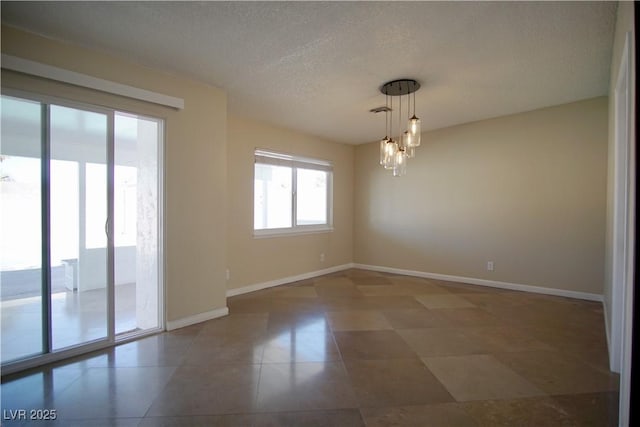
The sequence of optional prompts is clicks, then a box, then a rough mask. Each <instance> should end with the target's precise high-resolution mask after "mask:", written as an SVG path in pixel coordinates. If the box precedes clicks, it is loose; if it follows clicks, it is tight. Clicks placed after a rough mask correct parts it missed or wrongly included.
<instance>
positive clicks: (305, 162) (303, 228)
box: [253, 148, 333, 238]
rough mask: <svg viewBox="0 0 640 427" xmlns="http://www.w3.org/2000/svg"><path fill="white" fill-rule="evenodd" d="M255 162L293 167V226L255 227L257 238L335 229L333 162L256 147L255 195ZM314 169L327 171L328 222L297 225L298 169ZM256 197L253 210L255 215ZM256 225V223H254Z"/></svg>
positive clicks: (254, 234)
mask: <svg viewBox="0 0 640 427" xmlns="http://www.w3.org/2000/svg"><path fill="white" fill-rule="evenodd" d="M255 164H266V165H273V166H283V167H288V168H291V227H283V228H264V229H255V228H253V236H254V237H255V238H263V237H274V236H283V235H300V234H312V233H327V232H331V231H333V163H332V162H330V161H328V160H321V159H314V158H310V157H302V156H296V155H292V154H285V153H278V152H275V151H270V150H264V149H260V148H256V149H255V151H254V168H253V173H254V181H253V182H254V195H255ZM298 168H299V169H312V170H320V171H325V172H327V222H326V223H325V224H311V225H296V223H297V212H296V210H297V173H296V171H297V169H298ZM255 209H256V207H255V198H254V202H253V210H254V215H255ZM253 227H255V224H254V225H253Z"/></svg>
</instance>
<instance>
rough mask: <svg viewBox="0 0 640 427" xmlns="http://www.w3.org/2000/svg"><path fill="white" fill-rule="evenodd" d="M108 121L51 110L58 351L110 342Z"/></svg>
mask: <svg viewBox="0 0 640 427" xmlns="http://www.w3.org/2000/svg"><path fill="white" fill-rule="evenodd" d="M107 119H108V117H107V115H106V114H102V113H96V112H92V111H86V110H80V109H76V108H69V107H63V106H58V105H51V107H50V155H51V161H50V188H51V190H50V228H51V266H50V268H51V278H52V281H51V336H52V350H59V349H62V348H66V347H70V346H75V345H80V344H84V343H87V342H90V341H94V340H98V339H105V338H107V336H108V316H107V312H108V292H107V289H108V288H107V287H108V274H107V271H108V251H107V236H106V221H107V213H108V211H107V160H108V155H107V144H108V132H107V123H108V120H107Z"/></svg>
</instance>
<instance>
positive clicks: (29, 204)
mask: <svg viewBox="0 0 640 427" xmlns="http://www.w3.org/2000/svg"><path fill="white" fill-rule="evenodd" d="M1 102H2V105H1V107H2V109H1V114H2V123H1V129H2V134H1V136H0V299H1V304H2V306H1V307H2V331H1V334H0V336H1V337H2V342H1V343H0V344H1V345H0V349H1V357H2V361H3V362H5V361H11V360H17V359H23V358H26V357H30V356H34V355H38V354H42V352H43V351H44V346H45V343H44V336H43V332H44V329H43V326H44V316H43V304H44V303H45V301H46V298H45V297H44V296H45V294H44V293H43V286H42V284H43V278H44V276H45V275H46V271H43V270H42V265H43V254H42V252H43V241H42V208H43V203H42V199H43V192H42V162H41V159H42V156H43V153H42V138H43V135H42V126H43V119H42V118H43V106H42V105H41V104H40V103H39V102H32V101H27V100H21V99H16V98H10V97H6V96H3V97H2V101H1Z"/></svg>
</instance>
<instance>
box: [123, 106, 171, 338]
mask: <svg viewBox="0 0 640 427" xmlns="http://www.w3.org/2000/svg"><path fill="white" fill-rule="evenodd" d="M161 125H162V122H161V121H160V120H155V119H150V118H146V117H140V116H136V115H131V114H125V113H118V112H117V113H116V114H115V117H114V135H115V138H114V158H115V170H114V243H115V254H114V255H115V257H114V258H115V288H114V292H115V332H116V334H123V333H130V332H136V331H144V330H147V329H153V328H158V327H159V326H160V319H159V315H158V304H159V266H160V260H159V248H160V246H159V228H158V227H159V226H158V224H159V209H160V204H159V196H158V190H159V178H158V177H159V175H158V163H159V162H158V159H159V147H160V141H161V137H162V135H161V133H162V126H161Z"/></svg>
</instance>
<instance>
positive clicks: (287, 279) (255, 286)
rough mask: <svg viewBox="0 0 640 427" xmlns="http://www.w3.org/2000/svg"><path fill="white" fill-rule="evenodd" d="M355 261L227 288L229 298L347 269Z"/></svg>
mask: <svg viewBox="0 0 640 427" xmlns="http://www.w3.org/2000/svg"><path fill="white" fill-rule="evenodd" d="M353 266H354V264H353V263H348V264H342V265H336V266H334V267H329V268H325V269H323V270H316V271H311V272H309V273H303V274H298V275H296V276H289V277H282V278H280V279H275V280H269V281H267V282H261V283H256V284H253V285H248V286H243V287H241V288H234V289H229V290H227V298H229V297H233V296H236V295H242V294H246V293H248V292H255V291H259V290H261V289H267V288H272V287H274V286H280V285H284V284H287V283H292V282H297V281H299V280H306V279H312V278H314V277H318V276H323V275H325V274H330V273H335V272H337V271H342V270H347V269H349V268H353Z"/></svg>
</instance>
